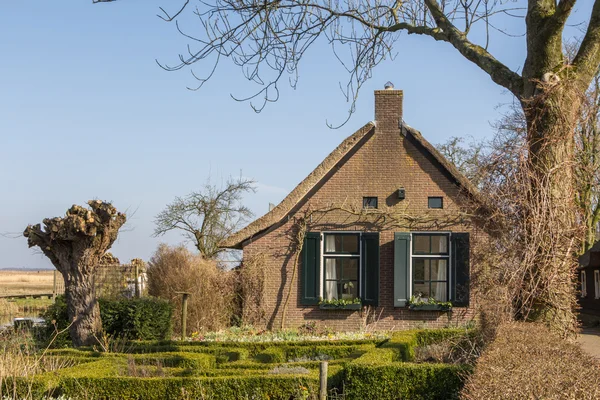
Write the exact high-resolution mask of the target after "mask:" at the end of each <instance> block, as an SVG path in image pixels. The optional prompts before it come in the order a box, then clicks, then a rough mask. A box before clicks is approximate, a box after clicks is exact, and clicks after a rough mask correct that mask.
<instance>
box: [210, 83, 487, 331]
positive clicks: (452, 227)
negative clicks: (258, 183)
mask: <svg viewBox="0 0 600 400" xmlns="http://www.w3.org/2000/svg"><path fill="white" fill-rule="evenodd" d="M402 100H403V94H402V91H401V90H394V89H393V88H386V90H377V91H375V121H373V122H369V123H367V124H366V125H365V126H363V127H362V128H360V129H359V130H358V131H356V132H355V133H354V134H352V135H351V136H349V137H348V138H347V139H345V140H344V141H343V142H342V143H341V144H340V145H339V146H338V147H337V148H336V149H335V150H334V151H333V152H332V153H331V154H330V155H329V156H328V157H327V158H326V159H325V160H324V161H323V162H322V163H321V164H320V165H319V166H318V167H317V168H316V169H315V170H314V171H313V172H312V173H311V174H310V175H308V177H307V178H306V179H304V180H303V181H302V182H301V183H300V184H299V185H298V186H297V187H296V188H295V189H294V190H292V192H290V194H289V195H288V196H287V197H286V198H285V199H284V200H283V201H282V202H281V203H280V204H279V205H277V206H276V207H275V208H273V209H272V210H270V211H269V212H268V213H267V214H265V215H264V216H262V217H260V218H258V219H257V220H255V221H254V222H252V223H250V224H249V225H248V226H246V227H245V228H243V229H241V230H240V231H238V232H237V233H235V234H233V235H232V236H231V237H229V238H228V239H227V240H225V241H224V242H223V243H222V244H221V245H222V247H225V248H233V249H242V250H243V252H244V259H249V258H251V257H255V256H257V255H264V260H265V261H264V262H265V263H266V268H267V279H266V283H265V286H266V287H265V292H264V294H263V298H264V300H263V301H264V308H265V311H266V321H265V322H266V325H267V326H268V327H275V328H277V327H280V326H285V327H297V326H299V325H301V324H302V323H305V322H307V321H317V322H319V323H320V324H322V325H326V326H329V327H332V328H334V329H338V330H355V329H359V328H360V327H361V326H363V325H364V324H365V323H369V322H371V323H376V324H377V328H378V329H406V328H410V327H417V326H420V327H422V326H430V327H440V326H446V325H449V324H462V323H465V322H467V321H469V320H471V319H472V318H473V314H474V313H473V309H472V307H469V305H470V303H469V301H470V300H472V299H470V297H471V296H470V294H469V292H470V290H469V271H470V266H469V258H470V247H469V246H470V243H471V242H472V239H473V237H474V235H475V234H476V233H477V231H479V229H478V228H477V224H476V223H474V221H473V220H472V218H471V217H469V215H473V213H471V211H473V208H474V207H475V206H474V204H479V202H478V201H477V199H478V198H479V197H478V196H479V195H478V193H477V190H476V189H475V188H474V187H473V185H472V184H471V183H470V182H469V181H468V180H467V179H466V178H465V177H464V176H463V175H462V174H460V172H458V170H457V169H456V168H455V167H454V166H453V164H451V163H449V162H448V161H447V160H446V159H445V158H444V157H443V156H442V155H441V154H440V153H439V152H438V151H437V150H436V149H435V148H434V147H433V146H432V145H431V144H430V143H429V142H427V140H425V139H424V138H423V136H422V135H421V134H420V133H419V132H418V131H417V130H415V129H413V128H411V127H409V126H408V125H406V124H405V123H403V120H402ZM299 239H302V240H299ZM300 248H301V251H299V249H300ZM242 268H243V267H242ZM411 297H412V300H413V302H412V306H411V304H410V302H411ZM415 297H420V298H421V299H423V300H427V299H429V298H432V299H435V300H436V302H437V303H438V304H437V305H428V306H426V307H424V306H423V305H418V304H417V303H418V302H415ZM355 299H360V302H361V305H356V304H343V303H354V302H358V301H359V300H355ZM448 301H449V302H451V303H452V306H453V307H452V310H451V312H448V311H447V310H445V309H444V307H447V304H446V305H445V306H444V305H440V304H439V303H444V302H448ZM340 303H342V304H340ZM367 306H368V307H367ZM424 308H433V309H434V310H423V309H424ZM367 310H369V311H370V312H367ZM284 315H285V317H283V316H284ZM282 318H283V319H284V321H283V323H282Z"/></svg>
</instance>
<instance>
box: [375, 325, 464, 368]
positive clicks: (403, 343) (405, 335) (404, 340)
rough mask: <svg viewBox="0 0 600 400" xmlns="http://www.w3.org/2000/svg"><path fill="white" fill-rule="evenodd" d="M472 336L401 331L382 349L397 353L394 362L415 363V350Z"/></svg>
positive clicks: (442, 331)
mask: <svg viewBox="0 0 600 400" xmlns="http://www.w3.org/2000/svg"><path fill="white" fill-rule="evenodd" d="M469 334H471V331H468V330H465V329H460V328H454V329H421V330H407V331H399V332H396V333H394V334H393V335H392V337H391V339H390V340H388V341H387V342H385V343H384V344H382V345H381V348H386V349H393V350H394V351H395V352H396V355H395V357H394V360H393V361H413V360H414V359H415V348H416V347H419V346H427V345H430V344H434V343H439V342H443V341H445V340H449V339H455V338H459V337H461V336H466V335H469Z"/></svg>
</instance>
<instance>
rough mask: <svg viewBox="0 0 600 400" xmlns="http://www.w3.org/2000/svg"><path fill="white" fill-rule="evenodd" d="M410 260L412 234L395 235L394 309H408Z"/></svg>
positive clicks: (399, 233) (400, 233)
mask: <svg viewBox="0 0 600 400" xmlns="http://www.w3.org/2000/svg"><path fill="white" fill-rule="evenodd" d="M409 260H410V233H408V232H396V233H394V307H406V303H407V302H408V293H409V291H408V288H409V285H410V276H409V271H410V269H409V266H408V264H409Z"/></svg>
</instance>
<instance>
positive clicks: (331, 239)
mask: <svg viewBox="0 0 600 400" xmlns="http://www.w3.org/2000/svg"><path fill="white" fill-rule="evenodd" d="M325 252H327V253H335V235H325Z"/></svg>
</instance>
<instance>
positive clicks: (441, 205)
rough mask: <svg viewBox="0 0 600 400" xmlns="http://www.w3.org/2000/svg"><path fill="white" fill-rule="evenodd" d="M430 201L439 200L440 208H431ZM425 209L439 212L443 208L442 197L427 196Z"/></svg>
mask: <svg viewBox="0 0 600 400" xmlns="http://www.w3.org/2000/svg"><path fill="white" fill-rule="evenodd" d="M432 200H439V201H440V206H439V207H432V206H431V201H432ZM427 208H429V209H432V210H441V209H443V208H444V197H442V196H429V197H427Z"/></svg>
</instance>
